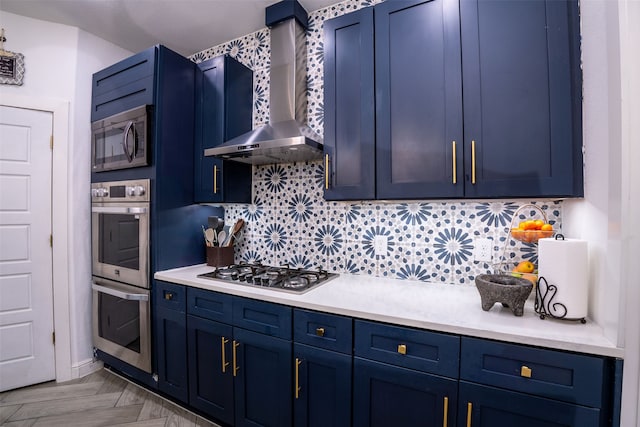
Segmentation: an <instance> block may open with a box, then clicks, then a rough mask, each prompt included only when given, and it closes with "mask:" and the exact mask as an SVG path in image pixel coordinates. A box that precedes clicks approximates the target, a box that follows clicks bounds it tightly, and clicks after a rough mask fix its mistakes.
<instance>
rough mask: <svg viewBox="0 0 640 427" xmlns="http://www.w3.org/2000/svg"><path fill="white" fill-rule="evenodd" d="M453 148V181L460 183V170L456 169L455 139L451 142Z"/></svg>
mask: <svg viewBox="0 0 640 427" xmlns="http://www.w3.org/2000/svg"><path fill="white" fill-rule="evenodd" d="M451 149H452V153H453V156H452V158H453V183H454V184H457V183H458V171H457V170H456V142H455V141H453V142H452V143H451Z"/></svg>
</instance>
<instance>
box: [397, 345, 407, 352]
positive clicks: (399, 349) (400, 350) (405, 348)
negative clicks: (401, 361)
mask: <svg viewBox="0 0 640 427" xmlns="http://www.w3.org/2000/svg"><path fill="white" fill-rule="evenodd" d="M398 353H400V354H407V345H406V344H398Z"/></svg>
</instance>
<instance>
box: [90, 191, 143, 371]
mask: <svg viewBox="0 0 640 427" xmlns="http://www.w3.org/2000/svg"><path fill="white" fill-rule="evenodd" d="M149 194H150V181H149V180H148V179H144V180H131V181H117V182H102V183H93V184H91V246H92V263H93V277H92V290H93V311H92V312H93V344H94V346H95V347H96V348H97V349H99V350H102V351H103V352H105V353H108V354H110V355H112V356H114V357H116V358H118V359H120V360H122V361H124V362H126V363H129V364H130V365H132V366H135V367H137V368H139V369H141V370H143V371H145V372H149V373H151V326H150V312H151V310H150V298H149V295H150V292H149V209H150V206H149V203H150V195H149Z"/></svg>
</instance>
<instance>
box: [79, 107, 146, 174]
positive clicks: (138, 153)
mask: <svg viewBox="0 0 640 427" xmlns="http://www.w3.org/2000/svg"><path fill="white" fill-rule="evenodd" d="M150 117H151V106H149V105H141V106H140V107H136V108H133V109H131V110H128V111H124V112H122V113H119V114H115V115H113V116H110V117H107V118H104V119H102V120H97V121H95V122H93V123H92V124H91V170H92V171H93V172H102V171H107V170H114V169H126V168H134V167H139V166H146V165H148V164H149V151H150V150H149V149H150V146H151V143H150V140H151V132H150Z"/></svg>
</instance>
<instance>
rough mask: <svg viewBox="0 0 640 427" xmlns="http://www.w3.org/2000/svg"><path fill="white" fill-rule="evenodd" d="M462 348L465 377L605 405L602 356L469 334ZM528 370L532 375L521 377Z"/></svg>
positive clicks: (560, 398)
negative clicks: (476, 336) (480, 337)
mask: <svg viewBox="0 0 640 427" xmlns="http://www.w3.org/2000/svg"><path fill="white" fill-rule="evenodd" d="M461 348H462V350H461V363H460V378H461V379H463V380H468V381H472V382H476V383H481V384H487V385H493V386H497V387H502V388H506V389H510V390H515V391H521V392H525V393H530V394H537V395H541V396H546V397H553V398H554V399H557V400H563V401H566V402H570V403H577V404H580V405H586V406H593V407H601V406H602V404H603V402H602V400H603V379H604V374H605V361H604V359H602V358H599V357H595V356H585V355H580V354H572V353H564V352H560V351H555V350H544V349H540V348H533V347H525V346H521V345H516V344H505V343H500V342H495V341H486V340H481V339H476V338H467V337H463V338H462V347H461ZM523 367H524V368H523ZM529 370H530V375H531V376H530V377H529V378H527V377H526V376H522V374H523V373H524V374H525V375H528V372H529Z"/></svg>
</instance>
